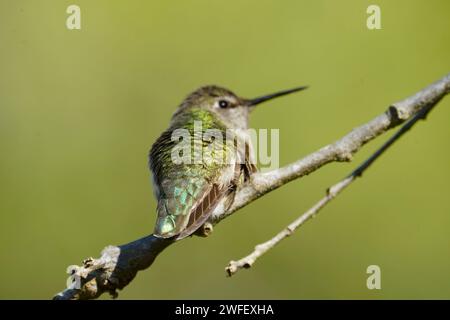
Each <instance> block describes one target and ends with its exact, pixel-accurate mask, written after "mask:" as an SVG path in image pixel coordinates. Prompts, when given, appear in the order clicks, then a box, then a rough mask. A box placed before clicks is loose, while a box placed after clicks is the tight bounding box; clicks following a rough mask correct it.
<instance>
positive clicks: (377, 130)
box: [54, 74, 450, 299]
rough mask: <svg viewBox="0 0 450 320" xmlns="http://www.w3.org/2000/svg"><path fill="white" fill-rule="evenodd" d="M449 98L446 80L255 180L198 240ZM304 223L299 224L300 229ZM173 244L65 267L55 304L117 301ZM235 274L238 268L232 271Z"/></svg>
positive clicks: (147, 242) (111, 252) (119, 251)
mask: <svg viewBox="0 0 450 320" xmlns="http://www.w3.org/2000/svg"><path fill="white" fill-rule="evenodd" d="M449 92H450V74H449V75H447V76H446V77H444V78H443V79H441V80H439V81H437V82H435V83H434V84H432V85H430V86H428V87H427V88H425V89H423V90H422V91H420V92H418V93H416V94H415V95H413V96H411V97H409V98H407V99H405V100H403V101H401V102H398V103H395V104H393V105H392V106H390V107H389V108H388V110H387V111H386V112H385V113H383V114H382V115H380V116H378V117H376V118H375V119H373V120H371V121H370V122H368V123H367V124H364V125H362V126H360V127H358V128H356V129H354V130H352V131H351V132H350V133H349V134H347V135H346V136H344V137H343V138H341V139H340V140H338V141H336V142H334V143H332V144H330V145H327V146H325V147H323V148H321V149H320V150H318V151H316V152H314V153H312V154H310V155H308V156H306V157H305V158H303V159H300V160H298V161H296V162H294V163H292V164H290V165H288V166H286V167H283V168H280V169H277V170H273V171H270V172H267V173H257V174H254V175H253V176H252V179H251V181H250V182H249V183H247V184H245V185H243V186H242V187H240V188H239V189H238V190H237V194H236V197H235V200H234V202H233V204H232V206H231V207H230V208H229V209H228V210H226V207H225V204H224V203H221V204H220V205H219V206H218V207H217V208H216V209H215V211H214V213H213V215H212V217H211V219H210V223H207V224H206V225H205V227H203V229H202V230H201V231H200V234H203V235H208V234H209V233H210V232H211V229H212V224H216V223H218V222H220V220H222V219H224V218H226V217H228V216H229V215H231V214H232V213H234V212H235V211H237V210H238V209H240V208H242V207H244V206H246V205H247V204H249V203H250V202H252V201H254V200H256V199H257V198H259V197H261V196H263V195H265V194H267V193H268V192H270V191H272V190H274V189H277V188H279V187H280V186H282V185H284V184H286V183H288V182H290V181H292V180H295V179H298V178H300V177H302V176H304V175H307V174H309V173H311V172H313V171H315V170H317V169H319V168H320V167H322V166H323V165H325V164H327V163H331V162H339V161H350V160H351V159H352V155H353V154H354V153H356V152H357V151H358V150H359V149H360V148H361V147H362V146H363V145H364V144H365V143H367V142H369V141H370V140H372V139H374V138H375V137H377V136H379V135H381V134H382V133H384V132H386V131H388V130H389V129H391V128H393V127H395V126H397V125H399V124H401V123H403V122H404V121H406V120H408V119H410V118H412V117H413V116H415V115H416V114H417V113H419V112H420V111H421V110H423V109H424V108H427V107H429V106H434V105H435V104H436V103H437V102H438V101H439V100H440V99H441V98H442V97H443V96H444V95H446V94H447V93H449ZM341 183H344V185H343V186H338V189H336V188H334V189H333V188H332V189H330V194H333V192H336V191H337V192H339V191H340V190H342V189H343V188H344V187H345V186H346V185H348V184H349V183H351V181H350V182H347V180H344V182H341ZM328 201H329V200H328ZM328 201H326V202H328ZM326 202H325V203H323V204H322V206H323V205H324V204H326ZM317 205H320V203H318V204H317ZM317 205H316V206H317ZM322 206H320V207H319V209H320V208H321V207H322ZM312 209H313V208H312ZM310 210H311V209H310ZM303 222H304V221H303ZM303 222H302V221H300V224H299V225H301V224H302V223H303ZM278 241H279V240H278ZM172 243H173V241H171V240H164V239H160V238H156V237H154V236H153V235H149V236H147V237H144V238H142V239H139V240H136V241H133V242H131V243H129V244H125V245H122V246H108V247H106V248H105V249H104V250H103V251H102V255H101V257H100V258H99V259H92V258H90V259H87V260H85V261H84V262H83V265H82V266H71V267H69V269H70V273H71V275H72V278H73V279H74V281H75V284H79V286H77V287H78V288H69V289H65V290H64V291H62V292H61V293H59V294H57V295H56V296H55V297H54V299H95V298H97V297H99V296H100V295H101V294H103V293H105V292H109V293H111V294H112V295H113V297H115V296H116V295H117V293H116V290H117V289H122V288H124V287H125V286H126V285H127V284H128V283H129V282H130V281H131V280H133V278H134V277H135V275H136V273H137V272H138V271H140V270H143V269H146V268H148V267H149V266H150V265H151V264H152V263H153V261H154V259H155V258H156V256H157V255H158V254H159V253H160V252H162V251H163V250H164V249H165V248H167V246H169V245H170V244H172ZM259 249H261V248H259ZM262 249H263V248H262ZM266 251H267V250H266ZM264 252H265V251H264ZM264 252H263V253H264ZM252 263H253V262H252ZM244 266H245V265H244ZM236 268H239V267H238V266H236Z"/></svg>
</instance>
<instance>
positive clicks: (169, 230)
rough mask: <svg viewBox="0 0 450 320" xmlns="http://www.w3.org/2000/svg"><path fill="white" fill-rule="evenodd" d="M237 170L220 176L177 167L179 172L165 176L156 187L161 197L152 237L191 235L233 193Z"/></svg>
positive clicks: (236, 168)
mask: <svg viewBox="0 0 450 320" xmlns="http://www.w3.org/2000/svg"><path fill="white" fill-rule="evenodd" d="M238 168H240V166H238V165H233V166H231V165H230V166H229V167H228V168H222V171H221V172H220V173H219V174H217V172H216V173H215V172H210V171H208V170H207V169H206V170H205V168H203V170H202V168H191V169H190V170H189V169H186V168H179V169H181V170H174V171H171V172H170V173H168V175H166V178H165V179H164V180H163V181H162V183H161V184H160V185H159V187H158V188H159V190H158V192H159V193H160V197H159V201H158V207H157V211H158V218H157V222H156V226H155V231H154V235H156V236H159V237H163V238H171V237H175V236H176V239H177V240H179V239H182V238H185V237H187V236H189V235H191V234H192V233H194V232H195V231H196V230H197V229H198V228H200V227H201V226H202V225H203V224H204V223H205V222H206V221H207V219H208V218H209V217H210V215H211V213H212V212H213V211H214V209H215V208H216V206H217V205H218V204H219V203H220V201H221V200H223V199H224V198H225V197H227V196H228V195H229V194H230V191H231V190H233V187H232V186H233V183H234V180H235V177H236V176H237V175H238V172H237V170H238ZM196 169H197V170H196ZM239 170H240V169H239ZM239 172H240V171H239Z"/></svg>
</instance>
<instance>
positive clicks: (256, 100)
mask: <svg viewBox="0 0 450 320" xmlns="http://www.w3.org/2000/svg"><path fill="white" fill-rule="evenodd" d="M307 88H308V86H303V87H297V88H293V89H289V90H283V91H279V92H275V93H272V94H268V95H265V96H262V97H257V98H254V99H249V100H247V106H248V107H252V106H256V105H258V104H260V103H263V102H265V101H268V100H271V99H274V98H278V97H281V96H284V95H287V94H290V93H294V92H297V91H302V90H305V89H307Z"/></svg>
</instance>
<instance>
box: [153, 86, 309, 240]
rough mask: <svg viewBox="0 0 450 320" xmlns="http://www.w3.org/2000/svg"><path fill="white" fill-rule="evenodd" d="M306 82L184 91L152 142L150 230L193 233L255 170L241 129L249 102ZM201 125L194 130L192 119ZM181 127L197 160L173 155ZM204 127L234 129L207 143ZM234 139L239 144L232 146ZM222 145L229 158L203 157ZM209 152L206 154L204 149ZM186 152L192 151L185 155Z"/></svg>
mask: <svg viewBox="0 0 450 320" xmlns="http://www.w3.org/2000/svg"><path fill="white" fill-rule="evenodd" d="M306 88H307V87H306V86H302V87H297V88H293V89H289V90H283V91H279V92H276V93H272V94H268V95H264V96H260V97H257V98H253V99H246V98H242V97H239V96H237V95H236V94H234V93H233V92H232V91H230V90H228V89H225V88H222V87H219V86H215V85H209V86H204V87H201V88H199V89H197V90H195V91H194V92H192V93H190V94H189V95H188V96H187V97H186V98H185V99H184V100H183V101H182V102H181V104H180V105H179V106H178V108H177V109H176V111H175V113H174V114H173V116H172V118H171V121H170V124H169V128H168V129H167V130H165V131H164V132H163V133H162V134H161V135H160V137H159V138H158V139H157V140H156V142H155V143H154V144H153V145H152V147H151V150H150V153H149V167H150V170H151V173H152V182H153V190H154V195H155V197H156V199H157V208H156V211H157V219H156V224H155V229H154V233H153V235H154V236H156V237H160V238H170V239H173V240H181V239H183V238H185V237H188V236H190V235H192V234H193V233H195V232H196V231H197V230H198V229H199V228H200V227H201V226H202V225H203V224H204V223H205V222H207V221H208V218H209V217H210V216H211V214H212V212H213V211H214V209H215V208H216V207H217V206H218V204H219V203H221V202H222V201H225V202H224V203H225V206H226V207H225V208H228V207H229V206H231V204H232V203H233V201H234V196H235V193H236V190H237V188H238V186H239V185H240V184H242V183H243V182H245V181H249V179H250V177H251V175H252V174H253V173H255V172H256V171H257V167H256V164H255V161H254V159H252V156H251V155H252V154H253V146H252V144H251V140H250V139H249V136H248V134H247V129H248V123H249V115H250V112H251V111H252V110H253V109H254V108H255V106H257V105H259V104H261V103H263V102H266V101H268V100H271V99H274V98H277V97H281V96H284V95H287V94H290V93H293V92H297V91H301V90H304V89H306ZM198 123H200V124H201V130H195V126H196V124H198ZM177 130H184V131H183V132H188V133H189V134H190V135H191V136H192V137H193V139H192V140H193V141H192V142H190V143H189V146H191V147H192V149H194V150H197V152H195V151H194V156H195V155H197V156H198V155H199V154H200V155H203V157H200V160H199V161H194V162H190V161H185V162H181V163H180V162H175V161H173V157H172V155H173V152H174V148H176V146H177V143H179V139H174V132H177ZM208 130H215V131H216V132H219V133H221V134H222V135H223V136H224V137H229V136H230V135H229V132H230V131H232V132H234V135H233V139H234V140H233V143H224V144H221V145H219V146H220V150H217V148H210V143H211V140H213V139H205V137H204V136H205V133H206V132H207V131H208ZM238 145H241V146H244V147H241V148H237V146H238ZM219 151H223V152H224V153H226V154H227V155H231V156H230V157H229V158H228V160H229V161H208V159H209V160H211V159H210V158H211V157H208V156H211V155H213V156H215V155H217V154H222V153H221V152H219ZM208 153H209V154H208ZM191 158H192V154H191V155H190V156H189V157H188V159H191Z"/></svg>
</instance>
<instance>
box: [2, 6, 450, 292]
mask: <svg viewBox="0 0 450 320" xmlns="http://www.w3.org/2000/svg"><path fill="white" fill-rule="evenodd" d="M73 3H75V4H77V5H79V6H80V7H81V19H82V29H81V30H79V31H77V30H74V31H70V30H68V29H67V28H66V26H65V21H66V18H67V16H68V15H67V14H66V8H67V6H68V5H70V4H73ZM372 3H373V1H362V0H355V1H332V0H327V1H317V0H316V1H265V0H258V1H256V0H254V1H208V0H202V1H200V0H194V1H181V0H177V1H144V0H142V1H110V0H108V1H106V0H97V1H87V0H77V1H62V0H58V1H56V0H55V1H31V0H30V1H18V0H14V1H12V0H9V1H8V0H1V1H0V41H1V45H0V46H1V50H0V150H1V157H0V213H1V215H0V259H1V263H0V298H14V299H16V298H26V299H29V298H33V299H34V298H38V299H48V298H51V297H52V295H53V294H55V293H56V292H58V291H60V290H62V289H63V288H64V287H65V280H66V277H67V275H66V274H65V269H66V267H67V266H68V265H70V264H79V263H80V262H81V260H82V259H84V258H86V257H88V256H94V257H97V256H99V253H100V251H101V249H102V248H103V247H104V246H106V245H108V244H123V243H126V242H129V241H131V240H134V239H137V238H139V237H141V236H144V235H147V234H149V233H150V232H151V231H152V229H153V223H154V220H155V205H156V204H155V200H154V198H153V194H152V189H151V186H150V174H149V171H148V169H147V151H148V150H149V148H150V146H151V144H152V143H153V141H154V140H155V139H156V138H157V137H158V135H159V134H160V133H161V131H162V130H164V129H165V128H166V126H167V124H168V121H169V118H170V116H171V114H172V112H173V111H174V109H175V107H176V106H177V105H178V103H179V102H180V101H181V99H182V98H183V97H184V96H185V95H186V94H187V93H189V92H190V91H192V90H194V89H195V88H197V87H199V86H201V85H205V84H211V83H214V84H219V85H223V86H225V87H228V88H230V89H232V90H234V91H235V92H236V93H238V94H240V95H243V96H248V97H252V96H255V95H259V94H264V93H269V92H272V91H274V90H278V89H284V88H289V87H292V86H296V85H304V84H308V85H310V86H311V88H310V89H309V90H307V91H305V92H303V93H299V94H296V95H292V96H289V97H286V98H283V99H280V100H277V101H276V102H275V101H274V102H273V103H270V104H265V105H264V106H263V107H261V109H258V110H257V111H256V112H254V113H253V114H252V119H251V125H252V126H253V127H255V128H279V129H280V148H281V149H280V153H281V154H280V162H281V164H287V163H290V162H292V161H294V160H296V159H298V158H299V157H302V156H304V155H306V154H308V153H310V152H312V151H314V150H316V149H318V148H319V147H321V146H323V145H325V144H327V143H329V142H332V141H333V140H335V139H337V138H338V137H340V136H342V135H343V134H345V133H346V132H348V131H349V130H350V129H351V128H353V127H355V126H357V125H360V124H362V123H364V122H366V121H368V120H369V119H371V118H373V117H374V116H376V115H378V114H380V113H381V112H383V111H384V110H385V109H386V107H387V106H388V105H389V104H390V103H392V102H395V101H397V100H400V99H403V98H405V97H407V96H409V95H410V94H412V93H414V92H415V91H417V90H419V89H421V88H422V87H424V86H426V85H428V84H429V83H431V82H433V81H435V80H437V79H439V78H441V77H442V76H444V75H445V74H446V73H447V72H449V71H450V59H449V58H450V19H449V12H450V2H449V1H447V0H440V1H439V0H430V1H425V0H423V1H410V0H401V1H387V0H385V1H381V0H379V1H376V2H375V3H376V4H378V5H379V6H380V7H381V14H382V16H381V18H382V30H373V31H370V30H368V29H367V27H366V18H367V14H366V8H367V6H368V5H369V4H372ZM449 120H450V97H448V98H446V99H444V100H443V101H442V102H441V104H440V105H439V106H438V107H437V108H436V110H434V111H433V112H432V114H430V116H429V118H428V120H427V121H426V122H422V123H420V124H419V125H418V126H417V127H416V128H414V130H413V131H412V132H410V133H409V134H408V135H407V136H405V137H404V138H403V139H402V140H401V141H400V142H399V143H398V144H396V146H395V147H394V148H393V149H392V150H390V151H389V152H388V153H387V154H386V155H384V156H383V157H382V158H381V159H380V161H379V162H377V163H376V164H375V165H374V166H373V168H371V169H370V170H369V171H368V172H367V174H365V175H364V178H363V179H361V180H360V181H358V182H356V183H355V184H354V185H353V186H352V187H351V188H350V189H348V190H346V191H345V192H344V193H343V194H342V195H341V196H340V197H339V198H337V199H336V201H334V202H333V203H332V204H330V206H329V207H327V208H325V209H324V210H323V212H322V213H321V214H320V215H319V216H318V217H317V218H316V219H314V220H313V221H311V222H310V223H308V224H307V225H305V226H304V227H302V228H301V230H300V231H299V232H297V234H295V236H293V237H291V238H289V239H288V240H286V241H284V242H283V243H281V244H280V245H279V246H277V247H276V249H274V250H272V251H271V252H270V253H268V254H267V255H266V256H264V257H263V258H262V259H261V260H259V261H258V262H257V264H256V265H255V266H254V268H253V269H252V270H250V271H242V272H240V273H239V274H237V275H236V276H235V277H233V278H226V277H225V272H224V267H225V266H226V265H227V263H228V261H229V260H230V259H237V258H240V257H241V256H243V255H245V254H246V253H248V252H249V250H251V249H252V248H253V246H254V245H255V244H256V243H258V242H261V241H264V240H266V239H268V238H269V237H271V236H272V235H274V234H275V233H276V232H278V231H279V230H280V229H281V228H283V227H284V226H285V225H287V224H288V223H289V222H290V221H292V220H293V219H294V218H295V217H297V216H298V215H299V214H300V213H302V212H303V211H304V210H306V209H307V208H308V207H309V206H311V205H312V204H313V203H314V202H315V201H316V200H318V199H319V198H320V197H321V196H322V195H323V194H324V190H325V189H326V188H327V187H328V186H329V185H331V184H332V183H334V182H336V181H337V180H338V179H339V178H341V177H343V176H344V175H345V174H347V173H348V172H349V171H350V170H351V169H352V168H354V167H355V166H356V165H357V163H358V162H360V161H362V160H363V159H364V157H366V156H368V155H369V153H370V152H371V151H373V150H374V149H375V148H376V147H377V146H379V145H380V143H382V141H383V140H384V139H385V138H386V136H383V137H382V138H380V139H378V140H376V141H375V142H374V143H371V144H370V145H368V146H366V147H365V148H364V149H363V150H362V152H360V153H359V154H358V155H357V156H356V157H355V160H356V161H355V162H353V163H350V164H332V165H329V166H326V167H324V168H323V169H322V170H320V171H319V172H316V173H314V174H312V175H310V176H308V177H305V178H304V179H301V180H299V181H295V182H293V183H291V184H289V185H287V186H285V187H283V188H281V189H279V190H276V191H274V192H272V193H271V194H269V195H267V196H266V197H264V198H262V199H260V200H258V201H256V202H254V203H252V204H251V205H249V206H248V207H246V208H244V209H242V210H241V211H240V212H239V213H237V214H236V215H234V216H232V217H231V218H229V219H226V220H225V221H223V222H222V223H220V224H219V225H218V226H217V227H216V228H215V232H214V234H213V235H212V236H211V237H209V238H207V239H203V238H192V239H189V240H187V241H182V242H180V243H178V244H176V245H174V246H173V247H170V248H169V249H168V250H167V251H165V252H163V254H161V256H159V257H158V258H157V260H156V262H155V263H154V265H153V266H152V267H151V269H149V270H146V271H144V272H140V273H139V274H138V276H137V278H136V279H135V280H134V281H133V282H132V283H131V284H130V285H129V286H128V287H127V288H126V289H125V290H124V291H123V292H121V293H120V296H119V298H121V299H166V298H174V299H188V298H193V299H197V298H220V299H222V298H223V299H229V298H237V299H239V298H246V299H249V298H255V299H265V298H267V299H272V298H274V299H279V298H280V299H303V298H311V299H315V298H325V299H329V298H338V299H341V298H357V299H360V298H361V299H369V298H386V299H394V298H405V299H408V298H447V299H448V298H450V272H449V270H450V248H449V244H450V202H449V196H448V195H449V191H450V187H449V183H448V181H450V170H449V164H450V150H449V147H448V145H449V141H450V127H449ZM371 264H376V265H379V266H380V267H381V273H382V280H381V285H382V289H381V290H373V291H370V290H368V289H367V288H366V278H367V276H368V275H367V274H366V268H367V266H368V265H371ZM105 298H107V297H105Z"/></svg>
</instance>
